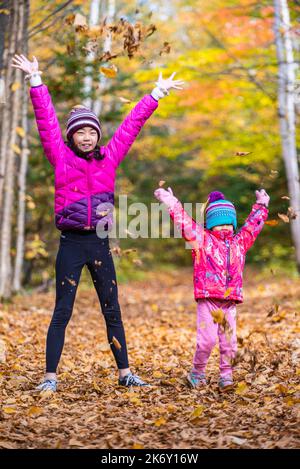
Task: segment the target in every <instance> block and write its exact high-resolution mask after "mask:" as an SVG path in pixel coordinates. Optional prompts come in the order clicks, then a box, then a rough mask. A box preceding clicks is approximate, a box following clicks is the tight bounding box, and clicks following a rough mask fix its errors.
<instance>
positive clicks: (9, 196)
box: [0, 0, 26, 298]
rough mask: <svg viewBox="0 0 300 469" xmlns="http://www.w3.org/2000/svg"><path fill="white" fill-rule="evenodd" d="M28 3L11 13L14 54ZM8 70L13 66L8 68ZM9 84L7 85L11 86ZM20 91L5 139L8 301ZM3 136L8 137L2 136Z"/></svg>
mask: <svg viewBox="0 0 300 469" xmlns="http://www.w3.org/2000/svg"><path fill="white" fill-rule="evenodd" d="M25 1H26V0H23V1H21V2H20V1H19V2H18V1H16V0H15V1H14V2H13V12H12V14H13V15H14V16H16V21H14V23H13V25H14V27H13V31H12V36H11V38H10V40H12V41H13V42H14V45H15V49H14V50H13V51H12V50H11V51H12V53H13V54H14V53H15V52H17V51H18V52H20V50H21V49H22V47H23V45H22V39H23V37H22V36H23V22H24V6H25ZM8 66H9V68H11V67H10V64H9V65H8ZM14 70H15V71H14V73H13V75H12V78H14V83H15V84H16V85H17V84H18V83H19V84H21V80H22V78H23V77H22V72H21V71H20V70H19V69H14ZM9 84H10V83H7V85H9ZM20 88H21V87H19V88H18V87H16V89H15V90H12V91H11V99H10V100H9V104H10V109H9V110H10V120H9V128H8V133H7V137H8V138H7V140H6V153H5V156H6V159H7V162H6V165H5V175H4V176H5V177H4V194H3V216H2V220H1V222H2V227H1V228H2V229H1V263H0V297H4V298H9V297H10V295H11V289H12V263H11V238H12V218H13V204H14V195H15V191H14V183H15V172H16V171H15V162H16V147H17V140H18V136H17V132H16V127H18V124H19V116H20V101H21V99H20V95H21V93H20ZM2 137H5V135H3V134H2Z"/></svg>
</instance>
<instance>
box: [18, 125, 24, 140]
mask: <svg viewBox="0 0 300 469" xmlns="http://www.w3.org/2000/svg"><path fill="white" fill-rule="evenodd" d="M16 132H17V134H18V135H19V136H20V137H22V138H23V137H25V130H24V129H23V127H16Z"/></svg>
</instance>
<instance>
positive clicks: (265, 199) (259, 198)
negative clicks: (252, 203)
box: [255, 189, 270, 207]
mask: <svg viewBox="0 0 300 469" xmlns="http://www.w3.org/2000/svg"><path fill="white" fill-rule="evenodd" d="M255 195H256V203H257V204H262V205H265V206H266V207H268V205H269V202H270V196H269V195H268V194H267V193H266V191H265V190H264V189H260V190H259V191H255Z"/></svg>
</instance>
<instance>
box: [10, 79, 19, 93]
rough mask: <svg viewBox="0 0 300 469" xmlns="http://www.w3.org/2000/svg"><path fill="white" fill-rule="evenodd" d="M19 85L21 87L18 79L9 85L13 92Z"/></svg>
mask: <svg viewBox="0 0 300 469" xmlns="http://www.w3.org/2000/svg"><path fill="white" fill-rule="evenodd" d="M20 87H21V83H19V82H18V81H16V82H15V83H13V84H12V85H11V90H12V92H15V91H17V90H18V89H19V88H20Z"/></svg>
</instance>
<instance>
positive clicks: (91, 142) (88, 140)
mask: <svg viewBox="0 0 300 469" xmlns="http://www.w3.org/2000/svg"><path fill="white" fill-rule="evenodd" d="M73 140H74V143H75V145H76V146H77V147H78V148H79V150H81V151H85V152H90V151H93V150H94V148H95V147H96V145H97V142H98V133H97V131H96V130H95V129H93V128H92V127H82V129H79V130H77V132H75V133H74V134H73Z"/></svg>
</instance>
